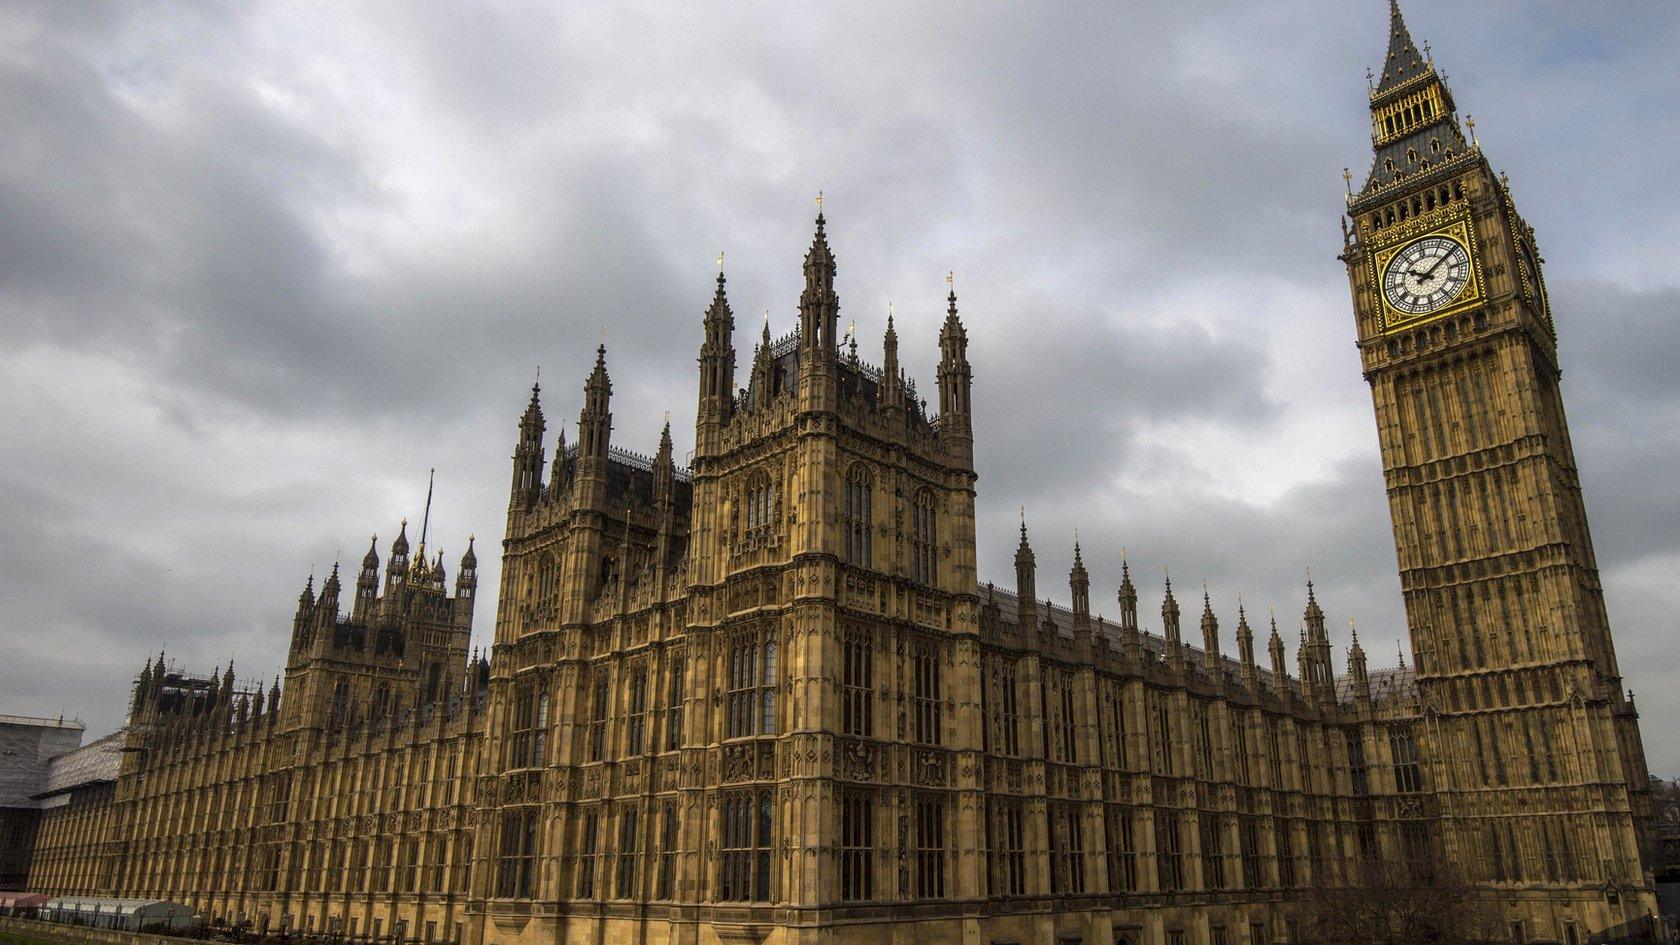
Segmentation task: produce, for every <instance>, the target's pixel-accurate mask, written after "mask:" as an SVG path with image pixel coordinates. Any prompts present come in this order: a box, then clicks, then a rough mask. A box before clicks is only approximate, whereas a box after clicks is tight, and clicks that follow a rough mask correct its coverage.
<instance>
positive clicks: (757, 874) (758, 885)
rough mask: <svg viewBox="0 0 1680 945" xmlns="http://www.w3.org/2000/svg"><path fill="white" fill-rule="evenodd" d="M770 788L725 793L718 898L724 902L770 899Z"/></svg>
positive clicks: (771, 806) (771, 802)
mask: <svg viewBox="0 0 1680 945" xmlns="http://www.w3.org/2000/svg"><path fill="white" fill-rule="evenodd" d="M772 797H773V796H772V794H771V792H770V791H768V790H763V791H739V792H733V793H730V794H726V795H724V798H723V804H722V810H721V816H722V819H723V830H722V834H723V836H722V844H721V855H720V856H719V857H718V898H719V899H721V900H723V901H725V902H749V901H750V902H768V901H769V899H770V844H771V820H772V811H773V807H774V802H773V799H772Z"/></svg>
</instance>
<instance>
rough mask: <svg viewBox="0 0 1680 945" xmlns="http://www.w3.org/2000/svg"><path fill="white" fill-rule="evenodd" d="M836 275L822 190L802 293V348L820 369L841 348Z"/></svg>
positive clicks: (800, 329)
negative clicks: (835, 290)
mask: <svg viewBox="0 0 1680 945" xmlns="http://www.w3.org/2000/svg"><path fill="white" fill-rule="evenodd" d="M834 274H835V264H834V251H833V250H832V249H830V248H829V246H828V223H827V220H826V219H825V218H824V217H823V210H822V192H821V191H818V192H817V230H816V233H815V234H813V235H812V237H811V248H810V249H809V250H807V251H806V253H805V290H804V291H803V292H801V293H800V295H799V349H800V352H801V354H802V355H803V357H804V360H806V361H808V362H810V363H811V364H812V366H813V367H815V368H817V369H818V370H822V369H823V368H824V366H826V365H828V364H829V363H831V362H832V361H833V360H834V358H835V356H836V354H837V351H838V345H839V338H838V337H837V334H836V332H837V331H838V324H839V318H840V298H839V296H837V295H835V293H834Z"/></svg>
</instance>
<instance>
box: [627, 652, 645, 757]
mask: <svg viewBox="0 0 1680 945" xmlns="http://www.w3.org/2000/svg"><path fill="white" fill-rule="evenodd" d="M624 727H625V733H626V741H627V742H628V750H629V753H630V754H631V755H639V754H641V753H642V744H643V741H644V738H643V736H644V734H645V730H646V728H647V669H646V668H645V667H640V666H638V667H637V668H636V669H634V670H632V671H631V673H630V714H629V715H627V716H625V719H624Z"/></svg>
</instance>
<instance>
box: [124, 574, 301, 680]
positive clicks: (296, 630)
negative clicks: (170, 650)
mask: <svg viewBox="0 0 1680 945" xmlns="http://www.w3.org/2000/svg"><path fill="white" fill-rule="evenodd" d="M314 623H315V575H313V574H311V575H310V576H309V578H308V579H307V580H305V581H304V582H303V593H301V594H299V595H298V605H297V612H296V613H295V614H293V615H292V650H293V651H296V650H301V649H303V648H304V647H307V646H308V645H309V640H310V632H311V628H312V627H313V626H314ZM162 662H163V659H162V656H161V655H160V656H159V658H158V663H159V666H158V668H159V670H160V671H161V670H162V668H163V667H162Z"/></svg>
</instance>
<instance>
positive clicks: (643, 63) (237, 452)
mask: <svg viewBox="0 0 1680 945" xmlns="http://www.w3.org/2000/svg"><path fill="white" fill-rule="evenodd" d="M482 6H486V5H484V4H461V3H441V2H440V3H430V4H336V3H333V4H328V3H323V4H290V3H260V4H168V3H150V4H146V3H134V4H116V3H112V4H80V3H74V4H72V3H60V2H56V0H47V2H41V3H9V4H6V5H5V6H4V7H3V8H0V456H3V457H4V461H3V462H0V712H3V713H27V714H41V715H57V714H59V713H61V712H62V713H64V714H66V715H72V716H80V717H81V718H83V719H84V720H86V722H87V723H88V726H89V729H90V736H91V735H97V734H103V733H104V732H106V731H108V730H110V729H111V728H112V727H114V726H116V725H118V724H120V723H121V721H122V715H123V712H124V711H125V708H126V698H127V690H128V687H129V684H130V681H131V679H132V678H133V675H134V674H135V672H136V671H137V670H138V669H139V668H140V666H141V665H142V663H143V661H144V660H145V658H146V656H147V655H148V654H152V653H156V652H157V650H158V648H159V647H160V646H163V645H167V646H168V649H169V652H170V654H171V656H172V657H175V658H178V659H180V660H182V661H184V662H185V664H187V665H188V666H190V667H193V668H197V669H200V670H205V671H207V670H209V669H210V668H211V667H212V666H214V665H215V664H217V663H221V662H224V661H225V660H226V659H228V657H229V656H230V655H232V656H236V657H237V658H238V664H237V665H238V670H239V672H240V674H241V675H242V676H251V677H255V676H259V675H268V674H272V673H274V672H276V671H277V669H278V668H279V666H280V664H281V661H282V658H283V653H284V649H285V646H286V642H287V637H288V634H289V630H290V624H289V620H290V614H291V611H292V608H293V606H294V602H295V600H296V597H297V593H298V591H299V589H300V588H301V586H302V584H303V581H304V578H305V576H306V575H308V574H309V573H310V571H311V569H313V570H314V571H315V572H316V573H321V572H322V571H324V569H326V568H328V567H330V565H331V563H332V562H333V561H334V560H335V559H342V560H344V561H345V562H346V563H347V564H351V565H353V564H354V562H356V561H357V560H359V559H360V557H361V555H362V552H363V550H364V549H365V548H366V545H367V541H368V536H369V535H370V534H371V533H375V532H377V533H378V534H379V536H380V545H381V553H382V554H383V553H384V552H385V550H386V549H387V548H388V545H389V542H390V540H391V538H392V537H393V536H394V533H395V529H396V525H397V522H398V520H399V519H401V518H402V517H404V516H407V517H409V518H411V519H418V517H419V515H420V513H421V506H422V504H423V501H424V496H425V488H426V471H427V469H428V468H429V467H433V466H435V467H436V468H437V476H438V486H437V500H436V504H435V505H434V507H433V510H432V529H433V536H434V546H436V545H441V546H442V547H443V548H444V550H445V553H446V554H447V555H448V559H449V562H450V570H451V572H453V571H454V569H455V561H456V559H458V557H459V555H460V553H461V551H462V550H464V546H465V544H466V539H467V536H468V534H469V533H474V532H476V533H477V535H478V536H479V548H480V550H481V559H482V562H483V565H484V568H483V570H484V572H485V574H484V577H483V584H484V585H485V586H487V587H490V588H494V587H495V586H496V583H497V573H496V572H497V546H498V542H499V540H500V537H501V530H502V521H503V515H504V510H505V504H506V497H507V486H508V482H509V476H510V463H509V460H508V457H509V455H510V453H511V450H512V447H513V442H514V434H515V422H516V419H517V417H518V415H519V412H520V410H521V408H522V407H523V404H524V401H525V398H526V397H527V395H528V391H529V387H530V382H531V377H532V374H533V372H534V371H535V370H536V368H537V366H538V365H539V364H540V365H541V366H542V372H543V373H542V377H543V381H544V407H545V409H546V410H547V412H548V418H549V426H550V435H551V437H552V435H553V433H554V432H555V431H556V425H557V423H558V422H560V421H562V420H564V421H565V422H566V423H567V425H568V426H572V425H573V424H575V420H576V417H577V411H578V409H579V406H580V400H581V396H580V395H581V384H582V380H583V377H584V375H585V373H586V372H587V370H588V368H589V365H590V364H591V362H592V354H593V349H594V346H595V344H596V339H597V335H598V331H599V330H600V328H601V326H603V325H604V326H605V328H606V331H607V340H608V365H609V368H610V370H611V373H612V378H613V382H614V400H613V413H614V417H615V420H616V429H615V430H614V431H613V441H614V443H615V444H616V445H620V446H623V447H626V448H628V449H633V450H638V451H641V452H652V450H653V448H654V445H655V443H656V441H657V436H658V431H659V425H660V420H661V416H662V414H663V412H664V411H665V410H669V411H671V415H672V418H673V426H674V432H675V435H676V439H677V449H678V452H679V454H682V453H686V452H687V451H688V450H689V449H690V448H691V446H692V443H693V433H692V424H693V416H694V406H693V405H694V398H695V392H696V383H697V382H696V379H695V366H694V357H695V353H696V350H697V348H698V345H699V342H700V315H701V312H702V310H703V309H704V307H705V305H706V303H707V301H708V299H709V297H710V295H711V289H712V286H711V282H712V278H713V273H714V262H713V261H714V259H715V257H716V255H717V253H718V251H719V250H725V251H726V252H727V263H728V272H729V278H730V296H731V300H732V302H733V304H734V309H735V312H736V314H737V320H738V321H739V322H740V330H739V333H738V342H737V344H738V351H740V352H741V353H740V358H741V361H742V364H743V365H744V364H745V360H746V358H747V357H749V356H750V345H751V339H752V337H754V336H756V334H757V331H758V320H759V319H760V318H761V317H762V316H761V314H760V313H762V312H763V311H765V310H766V309H768V310H769V312H770V318H771V320H772V325H773V328H774V329H775V331H776V332H777V333H778V334H779V333H781V332H783V331H786V330H790V329H791V328H792V327H793V326H794V323H795V304H796V301H797V298H798V292H799V287H800V284H801V275H800V259H801V256H802V254H803V253H804V250H805V247H806V246H807V244H808V242H809V239H810V231H811V218H812V215H813V209H814V208H813V206H812V202H811V196H812V195H813V194H814V193H815V192H816V191H817V190H818V189H819V188H820V189H821V190H823V191H824V192H825V193H826V195H827V201H826V208H827V212H828V219H829V221H830V222H829V232H830V234H831V239H832V242H833V246H834V249H835V252H836V255H837V257H838V260H839V279H838V288H839V292H840V297H841V305H842V309H843V313H842V318H843V319H845V320H848V321H849V320H850V319H854V318H855V319H856V321H857V323H858V328H859V332H860V334H861V336H862V338H863V339H864V340H863V343H862V345H861V348H862V352H863V353H864V355H865V356H866V357H875V358H878V357H879V344H880V343H879V337H880V332H881V330H882V328H883V325H884V322H885V316H886V310H887V305H888V303H889V302H892V303H893V304H894V306H895V311H896V313H897V318H896V322H897V326H898V330H899V332H900V335H901V337H902V339H903V341H902V345H903V360H904V362H905V363H906V366H907V367H908V369H909V370H910V371H911V373H912V374H913V375H914V376H916V377H918V378H920V379H921V380H922V384H923V389H924V390H927V391H931V390H932V385H933V376H932V368H933V365H934V363H935V361H936V360H937V347H936V343H935V335H936V332H937V330H938V325H939V321H940V316H941V313H942V311H943V296H944V291H945V282H944V277H945V273H946V271H947V270H955V272H956V286H957V290H958V293H959V294H960V296H961V307H962V312H963V316H964V319H965V321H966V323H967V325H968V330H969V335H970V338H971V349H970V358H971V360H972V361H973V364H974V375H975V400H976V411H977V414H978V416H977V418H976V427H977V429H976V438H977V440H978V454H979V455H978V459H977V462H978V464H979V471H980V481H979V514H980V536H979V538H980V560H981V565H982V572H983V574H985V575H987V576H990V577H992V578H993V579H995V580H997V581H998V582H999V583H1004V584H1007V583H1010V582H1012V581H1013V577H1012V575H1013V571H1012V568H1011V566H1010V563H1009V562H1010V557H1011V555H1012V553H1013V550H1014V545H1015V516H1016V508H1017V506H1021V505H1024V506H1026V509H1027V515H1028V519H1029V522H1030V525H1031V528H1032V537H1033V542H1034V545H1035V548H1036V550H1037V554H1038V561H1039V564H1040V568H1041V571H1040V577H1039V581H1038V583H1039V587H1040V588H1041V590H1042V589H1046V588H1048V589H1050V591H1051V592H1052V593H1053V594H1054V595H1055V596H1056V597H1057V598H1058V599H1061V600H1065V599H1066V596H1067V594H1066V587H1065V583H1064V581H1065V575H1066V573H1067V569H1068V567H1069V565H1070V563H1071V558H1072V538H1073V530H1074V528H1075V527H1076V526H1077V527H1078V528H1079V529H1080V534H1081V537H1082V538H1083V542H1084V548H1085V560H1086V561H1087V563H1088V564H1089V565H1090V567H1091V571H1092V579H1093V582H1094V583H1095V584H1096V586H1097V592H1098V594H1097V596H1098V600H1099V601H1101V602H1104V603H1105V604H1106V606H1104V608H1103V609H1105V610H1106V611H1109V612H1112V611H1114V609H1115V607H1114V605H1113V604H1112V603H1111V602H1112V601H1113V599H1114V585H1115V582H1116V580H1117V572H1118V568H1119V557H1120V550H1121V548H1122V546H1125V547H1127V548H1129V552H1130V556H1131V560H1132V562H1133V565H1134V573H1137V574H1139V576H1140V577H1141V578H1142V587H1141V588H1140V589H1141V591H1142V594H1143V598H1144V600H1143V607H1142V609H1143V610H1144V612H1145V614H1146V615H1153V614H1155V613H1157V612H1158V611H1157V607H1158V604H1159V566H1160V565H1161V564H1162V563H1170V564H1171V565H1172V568H1173V575H1174V576H1175V578H1176V579H1177V580H1178V581H1179V586H1180V587H1181V588H1184V589H1186V590H1187V591H1191V592H1192V593H1193V590H1192V589H1196V588H1197V587H1198V584H1199V582H1200V581H1201V580H1202V579H1203V578H1206V580H1207V581H1208V582H1209V586H1210V587H1211V589H1212V594H1213V599H1214V601H1215V605H1216V607H1217V608H1218V610H1219V612H1220V613H1221V616H1222V618H1223V619H1224V621H1225V627H1226V628H1227V632H1229V629H1230V628H1231V627H1232V626H1233V625H1234V622H1235V610H1236V599H1237V595H1238V594H1242V595H1244V598H1245V600H1246V601H1247V602H1248V605H1249V608H1250V612H1251V614H1259V615H1261V616H1263V615H1264V612H1265V608H1266V607H1267V606H1268V605H1269V604H1273V603H1275V604H1276V606H1277V609H1278V612H1279V614H1280V618H1281V619H1280V623H1282V625H1283V626H1284V627H1285V629H1286V631H1293V629H1294V628H1295V626H1296V625H1297V620H1298V615H1299V613H1300V611H1301V607H1302V605H1303V587H1302V584H1303V578H1302V575H1303V571H1304V569H1305V568H1307V567H1311V568H1312V569H1313V575H1314V577H1315V578H1316V580H1317V582H1318V588H1319V597H1320V600H1321V601H1322V603H1323V604H1324V606H1325V609H1326V610H1327V611H1328V613H1329V617H1330V623H1331V627H1332V639H1333V641H1334V643H1335V644H1336V650H1337V653H1338V666H1339V665H1340V660H1341V654H1342V651H1343V649H1344V647H1345V645H1346V642H1347V620H1348V618H1349V617H1357V618H1358V620H1359V626H1360V627H1361V639H1362V640H1363V641H1364V642H1365V645H1366V648H1367V650H1368V651H1370V652H1371V654H1372V664H1373V666H1379V665H1392V664H1393V663H1394V661H1395V655H1394V654H1395V651H1396V649H1397V641H1398V640H1399V639H1400V638H1401V637H1402V636H1403V635H1404V632H1405V631H1404V623H1403V617H1402V613H1401V607H1400V597H1399V582H1398V579H1397V577H1396V574H1395V560H1394V547H1393V541H1392V537H1391V532H1390V527H1389V520H1388V512H1387V505H1386V501H1385V499H1384V496H1383V491H1382V478H1381V471H1380V469H1379V466H1378V461H1377V455H1376V433H1375V426H1374V423H1373V420H1372V414H1371V404H1370V396H1369V391H1368V389H1367V387H1366V385H1365V384H1364V382H1363V381H1362V380H1361V378H1360V373H1359V362H1358V358H1357V356H1356V352H1355V350H1354V347H1353V318H1352V315H1351V310H1350V303H1349V298H1348V289H1347V281H1346V276H1345V272H1344V270H1343V267H1342V265H1341V263H1339V262H1338V261H1337V260H1336V258H1335V257H1336V254H1337V253H1338V252H1339V251H1340V248H1341V244H1340V234H1339V230H1338V226H1337V217H1338V214H1339V213H1340V212H1341V211H1342V210H1343V207H1344V204H1343V184H1342V179H1341V174H1342V168H1343V166H1344V165H1351V166H1352V167H1353V168H1354V170H1355V172H1356V174H1357V175H1358V177H1359V178H1360V179H1362V178H1363V176H1364V174H1363V172H1364V170H1365V169H1366V168H1367V167H1368V165H1369V161H1370V141H1369V137H1368V135H1369V125H1368V118H1367V114H1366V98H1365V69H1366V67H1368V66H1371V67H1377V66H1380V61H1381V57H1382V55H1383V52H1384V50H1385V47H1386V29H1387V22H1388V17H1387V10H1386V6H1387V5H1386V4H1385V3H1383V2H1382V0H1358V2H1347V0H1274V2H1268V3H1265V4H1242V5H1237V4H1233V3H1230V2H1227V0H1218V2H1215V0H1172V2H1147V3H1143V2H1137V3H1129V4H1125V5H1121V4H1116V3H1104V2H1093V3H1088V4H1075V3H1058V4H1020V5H1016V6H1006V5H1001V4H981V3H956V2H952V3H944V4H922V5H914V4H905V3H881V4H866V3H847V4H833V5H818V4H758V5H754V4H745V3H741V4H727V5H726V4H670V5H666V6H636V5H631V4H624V3H613V4H601V5H593V4H582V3H569V4H565V5H563V6H562V5H556V6H555V7H546V6H545V7H534V6H533V7H526V6H516V5H488V6H490V7H491V9H487V10H485V11H483V12H475V10H476V9H477V8H479V7H482ZM1239 6H1240V8H1239ZM1405 9H1406V13H1407V17H1408V21H1409V23H1410V25H1411V28H1412V32H1413V34H1414V35H1415V36H1417V37H1418V39H1419V41H1420V42H1421V41H1422V40H1423V39H1425V38H1427V39H1429V40H1430V41H1431V43H1432V46H1433V50H1434V54H1435V58H1436V60H1437V62H1438V63H1439V64H1440V65H1441V66H1442V67H1443V68H1444V69H1445V70H1446V71H1447V73H1448V75H1449V76H1450V79H1449V81H1450V84H1451V87H1452V89H1453V92H1454V94H1455V95H1456V97H1457V100H1458V103H1459V106H1460V109H1461V111H1463V112H1468V113H1470V114H1473V115H1475V116H1476V118H1477V120H1478V131H1479V132H1480V135H1481V138H1482V143H1483V145H1484V148H1485V150H1486V152H1487V153H1488V154H1489V156H1490V157H1491V159H1492V160H1493V162H1494V163H1495V165H1496V166H1497V167H1499V168H1502V169H1504V170H1507V171H1508V172H1509V173H1510V176H1511V182H1512V188H1513V191H1514V193H1515V196H1516V198H1517V201H1518V204H1519V206H1520V208H1521V209H1522V211H1523V212H1524V214H1525V215H1526V216H1527V218H1528V219H1529V221H1530V222H1532V223H1533V224H1534V226H1535V227H1536V228H1537V230H1538V232H1539V238H1540V242H1541V249H1542V252H1543V253H1544V255H1545V257H1546V259H1547V261H1548V263H1549V266H1548V269H1547V275H1548V278H1549V282H1550V287H1551V291H1552V296H1553V301H1554V307H1555V309H1556V314H1557V318H1558V331H1559V335H1560V344H1561V348H1562V359H1563V365H1564V371H1565V376H1564V396H1565V400H1566V403H1567V406H1568V409H1569V411H1570V419H1571V421H1572V431H1573V434H1574V439H1575V444H1576V448H1577V450H1578V457H1579V460H1580V467H1581V475H1582V480H1583V484H1584V487H1585V490H1586V501H1587V506H1588V509H1589V511H1590V513H1591V515H1592V523H1593V526H1594V539H1595V541H1596V545H1597V551H1598V558H1599V562H1600V564H1601V566H1602V568H1603V570H1604V578H1605V586H1606V588H1607V594H1608V597H1609V605H1610V613H1611V619H1612V623H1613V626H1614V629H1615V633H1616V643H1617V648H1618V653H1619V655H1620V658H1621V665H1622V667H1623V669H1624V672H1625V675H1626V677H1627V683H1628V685H1629V686H1630V687H1632V688H1633V689H1635V690H1636V692H1637V694H1638V696H1639V706H1640V708H1641V710H1642V712H1643V714H1644V719H1645V724H1644V732H1645V739H1646V746H1647V749H1648V752H1649V755H1650V760H1651V764H1652V767H1653V769H1654V770H1655V771H1657V772H1659V773H1661V774H1664V775H1670V776H1672V775H1680V726H1675V725H1672V724H1670V722H1671V720H1672V719H1673V718H1674V716H1675V713H1676V710H1677V709H1680V685H1677V683H1680V655H1677V650H1676V647H1674V646H1673V644H1672V642H1671V638H1672V630H1673V626H1674V615H1675V614H1676V613H1677V611H1680V586H1677V584H1676V581H1675V577H1676V573H1677V570H1680V507H1677V501H1676V498H1675V495H1676V490H1675V483H1676V474H1675V469H1676V468H1677V466H1680V372H1677V371H1676V370H1675V368H1674V365H1675V363H1676V361H1677V360H1680V323H1677V318H1676V316H1677V314H1680V305H1677V302H1680V279H1677V277H1676V275H1675V272H1676V269H1675V265H1674V254H1675V248H1676V246H1677V245H1680V222H1677V221H1680V188H1677V187H1676V185H1675V182H1674V177H1673V170H1674V155H1675V154H1676V153H1680V108H1677V104H1680V103H1677V101H1676V99H1677V97H1680V94H1677V92H1676V89H1677V88H1680V83H1677V82H1676V81H1675V70H1676V59H1675V52H1674V50H1675V49H1676V48H1677V47H1680V5H1676V4H1674V3H1672V2H1665V0H1647V2H1619V3H1581V2H1579V0H1529V2H1517V0H1488V2H1481V3H1475V4H1463V3H1458V2H1449V0H1407V2H1406V5H1405ZM743 369H744V367H743ZM574 429H575V427H574ZM492 609H493V596H492V595H486V597H485V599H484V600H483V601H482V602H481V603H480V605H479V610H478V613H477V615H476V623H475V640H476V641H477V642H484V641H486V640H487V639H488V637H489V635H490V632H491V627H492V624H493V622H494V613H493V612H492ZM1192 609H1193V608H1192ZM1156 622H1158V618H1155V619H1152V620H1151V621H1150V623H1151V624H1154V623H1156ZM1227 645H1229V643H1228V644H1227ZM1293 649H1294V647H1293V643H1291V646H1290V650H1291V652H1293Z"/></svg>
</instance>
